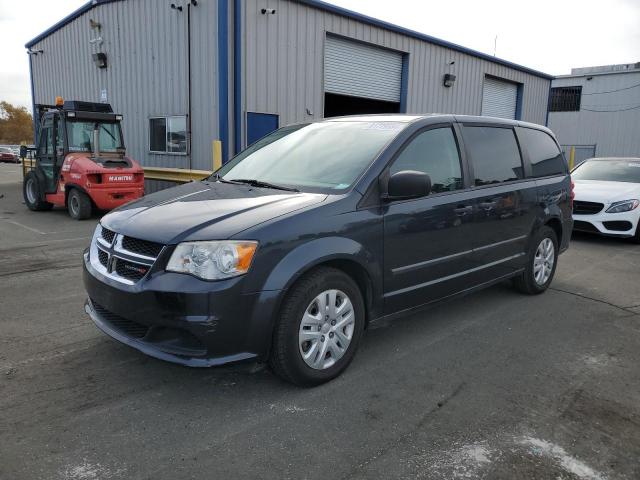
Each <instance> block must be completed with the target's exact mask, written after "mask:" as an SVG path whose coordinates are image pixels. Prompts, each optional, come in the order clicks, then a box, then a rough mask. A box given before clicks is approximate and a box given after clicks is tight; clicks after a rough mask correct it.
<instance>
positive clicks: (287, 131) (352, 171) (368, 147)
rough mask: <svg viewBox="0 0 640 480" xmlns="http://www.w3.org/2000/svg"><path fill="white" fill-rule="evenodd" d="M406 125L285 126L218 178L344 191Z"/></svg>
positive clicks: (241, 155)
mask: <svg viewBox="0 0 640 480" xmlns="http://www.w3.org/2000/svg"><path fill="white" fill-rule="evenodd" d="M405 125H406V124H405V123H402V122H360V121H357V122H356V121H333V122H322V123H312V124H308V125H303V126H295V127H285V128H282V129H280V130H277V131H275V132H273V133H272V134H270V135H268V136H266V137H264V138H263V139H261V140H259V141H258V142H256V143H255V144H254V145H252V146H250V147H249V148H247V149H246V150H245V151H244V152H242V153H240V154H239V155H238V156H236V157H235V158H234V159H233V160H231V161H230V162H229V163H227V164H226V165H225V166H223V167H222V168H221V169H219V170H218V171H217V172H216V173H215V176H217V177H218V178H222V179H224V180H232V181H233V180H235V181H239V180H255V181H258V182H262V183H269V184H273V185H280V186H287V187H292V188H296V189H300V190H316V191H331V192H335V191H337V190H344V189H346V188H348V187H350V186H351V185H352V184H353V183H354V182H355V180H356V179H357V178H358V177H359V176H360V175H361V174H362V173H363V172H364V171H365V169H366V168H367V167H368V166H369V165H370V164H371V163H372V162H373V160H374V159H375V158H376V156H377V155H378V154H379V153H380V151H381V150H382V149H383V148H384V146H385V145H387V144H388V143H389V142H390V141H391V140H392V139H393V138H394V137H395V136H396V135H397V134H398V133H399V132H400V130H402V129H403V128H404V127H405Z"/></svg>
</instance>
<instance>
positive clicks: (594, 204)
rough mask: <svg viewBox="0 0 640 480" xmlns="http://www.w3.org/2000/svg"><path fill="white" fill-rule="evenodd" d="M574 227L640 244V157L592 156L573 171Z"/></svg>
mask: <svg viewBox="0 0 640 480" xmlns="http://www.w3.org/2000/svg"><path fill="white" fill-rule="evenodd" d="M571 178H572V180H573V181H574V183H575V188H574V192H575V199H574V201H573V229H574V230H580V231H585V232H593V233H600V234H603V235H611V236H616V237H633V238H634V239H635V240H636V242H639V243H640V228H638V223H639V220H640V208H638V207H639V206H640V158H592V159H589V160H587V161H585V162H583V163H581V164H580V165H578V166H577V167H576V168H575V169H574V170H573V171H572V172H571Z"/></svg>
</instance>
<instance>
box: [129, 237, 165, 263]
mask: <svg viewBox="0 0 640 480" xmlns="http://www.w3.org/2000/svg"><path fill="white" fill-rule="evenodd" d="M163 246H164V245H162V244H160V243H155V242H150V241H148V240H140V239H138V238H133V237H124V238H123V239H122V248H124V249H125V250H129V251H130V252H133V253H137V254H139V255H144V256H146V257H153V258H156V257H157V256H158V255H160V251H161V250H162V247H163Z"/></svg>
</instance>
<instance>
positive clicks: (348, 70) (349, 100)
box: [324, 34, 405, 117]
mask: <svg viewBox="0 0 640 480" xmlns="http://www.w3.org/2000/svg"><path fill="white" fill-rule="evenodd" d="M404 60H405V59H404V54H403V53H402V52H398V51H395V50H389V49H387V48H382V47H380V46H378V45H374V44H371V43H364V42H360V41H356V40H353V39H350V38H345V37H340V36H337V35H332V34H328V35H327V37H326V44H325V58H324V91H325V94H324V116H325V117H336V116H341V115H361V114H370V113H400V112H401V111H402V107H401V98H402V80H403V63H404Z"/></svg>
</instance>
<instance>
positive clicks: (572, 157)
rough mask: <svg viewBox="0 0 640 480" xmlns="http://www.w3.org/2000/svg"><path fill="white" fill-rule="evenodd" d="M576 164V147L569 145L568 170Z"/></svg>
mask: <svg viewBox="0 0 640 480" xmlns="http://www.w3.org/2000/svg"><path fill="white" fill-rule="evenodd" d="M575 164H576V147H571V150H569V171H571V170H573V167H574V166H575Z"/></svg>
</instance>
